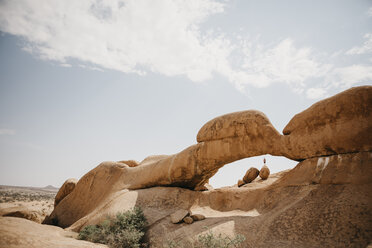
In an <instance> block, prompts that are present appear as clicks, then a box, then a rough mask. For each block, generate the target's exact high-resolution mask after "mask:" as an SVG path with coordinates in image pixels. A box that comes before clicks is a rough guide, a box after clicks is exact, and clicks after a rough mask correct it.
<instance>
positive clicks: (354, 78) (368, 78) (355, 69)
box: [325, 64, 372, 89]
mask: <svg viewBox="0 0 372 248" xmlns="http://www.w3.org/2000/svg"><path fill="white" fill-rule="evenodd" d="M325 82H326V83H327V84H329V85H330V87H335V88H343V89H346V88H349V87H351V86H353V85H354V84H359V83H368V84H372V66H370V65H359V64H356V65H351V66H346V67H340V68H335V69H334V70H333V71H332V72H331V73H330V74H329V75H328V76H327V77H326V78H325Z"/></svg>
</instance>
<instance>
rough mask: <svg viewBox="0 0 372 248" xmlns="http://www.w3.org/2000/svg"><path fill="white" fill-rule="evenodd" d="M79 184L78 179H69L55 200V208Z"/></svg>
mask: <svg viewBox="0 0 372 248" xmlns="http://www.w3.org/2000/svg"><path fill="white" fill-rule="evenodd" d="M77 182H78V180H77V179H75V178H70V179H67V180H66V181H65V182H64V183H63V184H62V186H61V188H60V189H59V191H58V193H57V195H56V198H55V199H54V207H55V206H57V204H58V203H59V202H60V201H61V200H62V199H63V198H65V197H66V196H67V195H68V194H70V193H71V192H72V191H73V190H74V188H75V186H76V183H77Z"/></svg>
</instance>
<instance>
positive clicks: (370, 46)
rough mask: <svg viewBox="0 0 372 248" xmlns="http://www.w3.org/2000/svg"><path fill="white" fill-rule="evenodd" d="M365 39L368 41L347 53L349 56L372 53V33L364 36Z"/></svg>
mask: <svg viewBox="0 0 372 248" xmlns="http://www.w3.org/2000/svg"><path fill="white" fill-rule="evenodd" d="M364 39H366V41H365V42H364V43H363V45H362V46H356V47H353V48H351V49H350V50H348V51H347V52H346V54H348V55H355V54H366V53H371V52H372V33H367V34H365V35H364Z"/></svg>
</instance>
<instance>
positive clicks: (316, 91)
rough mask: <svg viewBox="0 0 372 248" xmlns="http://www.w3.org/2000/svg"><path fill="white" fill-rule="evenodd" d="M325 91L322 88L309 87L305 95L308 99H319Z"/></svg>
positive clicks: (323, 95) (324, 94)
mask: <svg viewBox="0 0 372 248" xmlns="http://www.w3.org/2000/svg"><path fill="white" fill-rule="evenodd" d="M326 93H327V91H326V90H325V89H323V88H309V89H308V90H307V91H306V97H307V98H309V99H319V98H323V97H325V96H326Z"/></svg>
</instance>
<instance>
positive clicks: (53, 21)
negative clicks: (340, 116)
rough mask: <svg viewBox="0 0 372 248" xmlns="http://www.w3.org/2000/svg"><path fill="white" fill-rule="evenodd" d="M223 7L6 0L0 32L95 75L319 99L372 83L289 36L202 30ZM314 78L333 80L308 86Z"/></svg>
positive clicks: (206, 2) (199, 1)
mask: <svg viewBox="0 0 372 248" xmlns="http://www.w3.org/2000/svg"><path fill="white" fill-rule="evenodd" d="M224 8H225V5H224V4H223V3H221V2H218V1H217V0H152V1H148V0H112V1H102V0H79V1H76V0H64V1H60V0H19V1H14V0H2V1H0V29H1V30H2V31H4V32H8V33H11V34H13V35H18V36H22V37H23V38H25V39H26V41H28V43H26V44H25V46H24V47H23V49H24V50H25V51H27V52H30V53H32V54H34V55H36V56H39V57H40V58H42V59H45V60H53V61H57V62H58V64H59V65H60V66H65V67H70V66H71V63H70V62H71V61H69V59H76V60H77V61H78V62H77V66H80V67H84V68H87V69H92V70H102V69H104V68H107V69H113V70H118V71H121V72H124V73H137V74H139V75H146V73H147V72H155V73H159V74H162V75H165V76H176V75H184V76H187V77H188V78H189V79H190V80H192V81H195V82H200V81H205V80H208V79H210V78H212V76H213V74H215V73H218V74H220V75H222V76H224V77H226V78H227V79H228V80H229V81H230V82H231V83H233V84H234V85H235V87H236V88H237V89H239V90H241V91H243V92H244V91H245V90H246V88H247V87H248V86H254V87H267V86H269V85H271V84H274V83H286V84H288V85H289V86H290V88H291V89H292V90H293V91H294V92H296V93H299V94H304V93H306V95H307V96H308V97H321V96H322V95H325V92H323V91H325V89H328V88H329V87H330V86H329V85H333V86H334V87H336V85H338V86H340V87H341V86H343V85H351V84H354V83H358V82H361V81H363V80H367V79H369V78H370V72H369V68H370V67H368V66H362V65H355V66H351V67H343V68H339V69H337V68H335V66H334V65H331V64H327V63H324V62H322V60H321V59H319V58H318V57H317V56H316V55H317V53H316V52H314V51H313V49H312V48H310V47H298V46H296V45H295V42H294V41H293V40H292V39H290V38H287V39H282V40H281V41H279V42H278V43H276V44H271V45H269V46H267V45H265V44H261V43H260V42H259V40H258V39H254V40H253V41H252V40H251V39H243V38H242V37H241V36H242V35H243V34H241V35H240V37H238V40H239V41H240V42H241V43H237V42H233V40H234V39H233V38H232V37H226V36H225V35H224V34H223V33H222V32H221V31H219V32H216V31H215V30H206V28H205V26H203V29H202V25H201V24H202V23H203V22H205V21H206V20H207V19H208V18H209V17H210V16H212V15H215V14H218V13H222V12H224ZM365 38H366V39H367V41H366V42H365V43H364V44H363V46H361V47H354V48H352V49H350V50H349V51H348V54H362V53H366V52H371V49H372V48H371V44H372V41H371V38H372V34H367V35H366V36H365ZM358 73H362V74H358ZM314 78H318V79H319V78H322V79H324V78H326V79H327V80H328V81H327V83H326V84H325V86H324V85H323V86H324V87H323V86H322V87H314V85H311V86H310V85H309V84H313V83H311V80H312V79H314ZM310 87H311V88H310ZM306 89H308V90H306Z"/></svg>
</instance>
